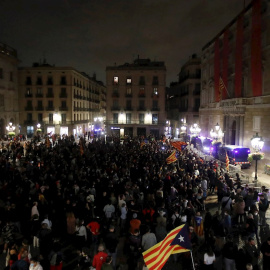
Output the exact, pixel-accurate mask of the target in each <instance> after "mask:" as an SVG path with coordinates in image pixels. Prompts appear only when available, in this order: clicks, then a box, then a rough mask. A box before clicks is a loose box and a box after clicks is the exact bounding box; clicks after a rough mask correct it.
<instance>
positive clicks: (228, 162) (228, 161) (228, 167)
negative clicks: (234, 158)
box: [226, 152, 230, 172]
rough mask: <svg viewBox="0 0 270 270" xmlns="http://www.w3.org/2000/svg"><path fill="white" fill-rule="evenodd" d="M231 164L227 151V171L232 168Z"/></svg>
mask: <svg viewBox="0 0 270 270" xmlns="http://www.w3.org/2000/svg"><path fill="white" fill-rule="evenodd" d="M229 164H230V160H229V157H228V154H227V152H226V170H227V172H228V171H229V170H230V166H229Z"/></svg>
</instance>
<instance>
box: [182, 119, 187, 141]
mask: <svg viewBox="0 0 270 270" xmlns="http://www.w3.org/2000/svg"><path fill="white" fill-rule="evenodd" d="M180 129H181V133H182V135H183V137H184V141H185V142H186V136H187V126H186V125H185V124H184V123H183V125H182V126H181V127H180Z"/></svg>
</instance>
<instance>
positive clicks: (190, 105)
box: [167, 54, 201, 137]
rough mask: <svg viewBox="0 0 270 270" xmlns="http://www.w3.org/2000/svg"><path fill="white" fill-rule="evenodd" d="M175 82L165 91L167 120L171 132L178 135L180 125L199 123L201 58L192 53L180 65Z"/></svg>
mask: <svg viewBox="0 0 270 270" xmlns="http://www.w3.org/2000/svg"><path fill="white" fill-rule="evenodd" d="M178 76H179V79H178V82H177V83H174V84H172V85H171V86H170V88H169V89H168V93H167V103H168V120H169V121H170V123H171V128H172V134H173V136H174V137H178V135H180V134H181V126H182V125H185V126H186V133H187V134H188V133H189V129H190V127H191V126H192V125H193V124H194V123H197V124H199V107H200V90H201V58H200V57H198V56H197V55H196V54H193V55H192V56H191V57H190V58H189V60H188V61H187V62H186V63H185V64H184V65H183V66H182V67H181V70H180V72H179V74H178Z"/></svg>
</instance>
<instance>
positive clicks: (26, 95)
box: [25, 93, 33, 98]
mask: <svg viewBox="0 0 270 270" xmlns="http://www.w3.org/2000/svg"><path fill="white" fill-rule="evenodd" d="M25 97H26V98H32V97H33V94H32V93H28V94H25Z"/></svg>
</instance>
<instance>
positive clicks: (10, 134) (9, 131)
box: [6, 122, 15, 137]
mask: <svg viewBox="0 0 270 270" xmlns="http://www.w3.org/2000/svg"><path fill="white" fill-rule="evenodd" d="M6 130H7V131H8V135H9V136H10V137H12V136H14V135H15V132H14V130H15V127H14V126H13V124H12V122H9V123H8V125H7V126H6Z"/></svg>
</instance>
